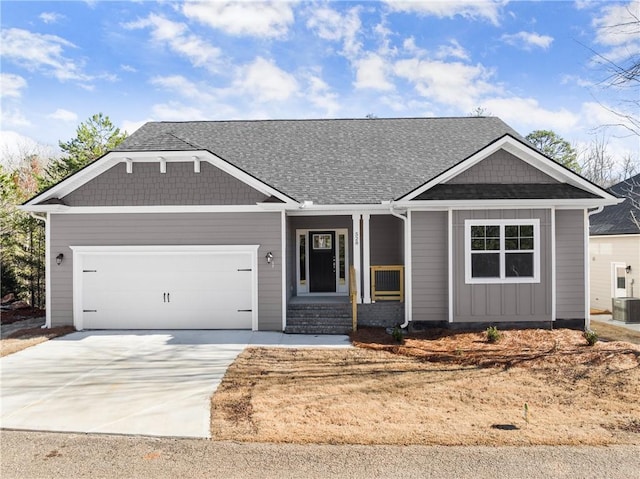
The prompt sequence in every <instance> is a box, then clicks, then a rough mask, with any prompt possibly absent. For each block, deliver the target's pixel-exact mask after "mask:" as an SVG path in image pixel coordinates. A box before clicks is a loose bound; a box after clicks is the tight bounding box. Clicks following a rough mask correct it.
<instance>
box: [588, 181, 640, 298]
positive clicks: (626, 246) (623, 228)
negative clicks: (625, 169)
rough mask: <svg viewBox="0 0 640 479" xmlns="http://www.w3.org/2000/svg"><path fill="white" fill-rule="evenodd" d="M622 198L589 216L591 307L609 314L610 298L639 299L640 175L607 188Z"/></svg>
mask: <svg viewBox="0 0 640 479" xmlns="http://www.w3.org/2000/svg"><path fill="white" fill-rule="evenodd" d="M609 192H610V193H612V194H614V195H616V196H619V197H622V198H624V201H623V202H622V203H619V204H616V205H610V206H606V207H604V209H602V210H601V211H600V212H598V213H595V214H593V215H592V216H591V225H590V228H589V257H590V261H589V268H590V270H591V293H590V296H591V307H592V308H594V309H599V310H604V311H611V300H612V298H624V297H633V296H635V297H640V284H638V280H639V279H640V174H638V175H635V176H633V177H631V178H628V179H626V180H624V181H621V182H620V183H618V184H616V185H613V186H612V187H611V188H609Z"/></svg>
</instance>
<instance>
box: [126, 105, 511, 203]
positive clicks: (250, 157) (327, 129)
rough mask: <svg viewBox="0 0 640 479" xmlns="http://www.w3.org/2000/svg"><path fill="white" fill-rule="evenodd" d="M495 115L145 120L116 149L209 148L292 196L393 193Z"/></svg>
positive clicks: (497, 130)
mask: <svg viewBox="0 0 640 479" xmlns="http://www.w3.org/2000/svg"><path fill="white" fill-rule="evenodd" d="M505 134H510V135H512V136H514V137H516V138H519V139H521V137H520V135H519V134H518V133H516V132H515V131H514V130H513V129H511V128H510V127H509V126H508V125H506V124H505V123H504V122H502V120H500V119H498V118H494V117H461V118H400V119H373V120H369V119H351V120H350V119H342V120H267V121H191V122H151V123H147V124H145V125H144V126H142V127H141V128H140V129H138V130H137V131H136V132H135V133H133V134H132V135H131V136H130V137H129V138H127V139H126V140H125V141H124V142H123V143H122V144H121V145H120V146H119V147H118V149H117V150H118V151H138V150H146V151H167V150H173V151H175V150H199V149H204V150H208V151H210V152H211V153H214V154H215V155H217V156H219V157H220V158H223V159H224V160H226V161H228V162H229V163H231V164H233V165H234V166H236V167H238V168H240V169H242V170H243V171H245V172H246V173H249V174H250V175H252V176H254V177H256V178H258V179H260V180H261V181H263V182H265V183H267V184H268V185H270V186H272V187H274V188H276V189H277V190H279V191H281V192H283V193H285V194H287V195H288V196H290V197H292V198H294V199H296V200H298V201H305V200H311V201H313V202H314V203H316V204H363V203H379V202H380V201H382V200H391V199H396V198H399V197H401V196H403V195H405V194H406V193H408V192H410V191H412V190H414V189H415V188H417V187H419V186H421V185H422V184H424V183H425V182H427V181H428V180H430V179H432V178H434V177H435V176H437V175H439V174H440V173H442V172H444V171H445V170H447V169H449V168H451V167H452V166H454V165H455V164H457V163H459V162H461V161H463V160H464V159H466V158H467V157H469V156H471V155H472V154H474V153H476V152H477V151H479V150H481V149H482V148H484V147H485V146H487V145H489V144H490V143H491V142H493V141H495V140H497V139H498V138H501V137H502V136H504V135H505Z"/></svg>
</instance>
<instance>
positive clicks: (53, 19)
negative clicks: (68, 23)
mask: <svg viewBox="0 0 640 479" xmlns="http://www.w3.org/2000/svg"><path fill="white" fill-rule="evenodd" d="M38 18H39V19H40V20H42V21H43V22H44V23H58V22H59V21H60V20H62V19H63V18H65V17H64V15H62V14H60V13H55V12H42V13H41V14H40V15H38Z"/></svg>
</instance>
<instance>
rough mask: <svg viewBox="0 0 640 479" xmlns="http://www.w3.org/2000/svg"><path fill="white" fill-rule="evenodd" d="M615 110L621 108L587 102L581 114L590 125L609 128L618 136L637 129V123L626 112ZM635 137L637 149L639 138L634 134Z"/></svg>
mask: <svg viewBox="0 0 640 479" xmlns="http://www.w3.org/2000/svg"><path fill="white" fill-rule="evenodd" d="M615 112H619V109H618V108H613V107H611V106H609V105H606V104H602V103H598V102H585V103H583V104H582V110H581V116H582V118H583V121H584V122H585V123H586V125H587V126H588V127H590V128H592V129H598V128H608V129H609V131H610V132H611V133H613V134H615V135H618V136H628V135H629V133H630V132H631V131H634V129H637V125H634V124H633V122H632V121H631V120H630V119H629V118H627V117H625V116H624V114H617V113H615ZM620 113H622V112H620ZM633 139H634V140H635V146H636V150H637V149H638V138H637V136H635V135H633Z"/></svg>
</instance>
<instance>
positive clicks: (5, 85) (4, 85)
mask: <svg viewBox="0 0 640 479" xmlns="http://www.w3.org/2000/svg"><path fill="white" fill-rule="evenodd" d="M26 87H27V81H26V80H25V79H24V78H22V77H21V76H20V75H14V74H13V73H0V96H2V98H20V96H21V95H22V90H23V89H24V88H26Z"/></svg>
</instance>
